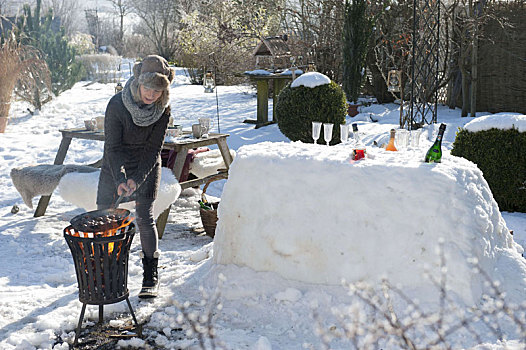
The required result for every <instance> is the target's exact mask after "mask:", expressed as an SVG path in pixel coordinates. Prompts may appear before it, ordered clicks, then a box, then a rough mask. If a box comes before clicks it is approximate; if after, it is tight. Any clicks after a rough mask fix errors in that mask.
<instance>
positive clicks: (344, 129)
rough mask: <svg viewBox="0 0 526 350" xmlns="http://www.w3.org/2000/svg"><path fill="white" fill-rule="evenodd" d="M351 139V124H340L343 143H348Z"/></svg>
mask: <svg viewBox="0 0 526 350" xmlns="http://www.w3.org/2000/svg"><path fill="white" fill-rule="evenodd" d="M348 139H349V125H347V124H340V141H341V142H342V143H347V140H348Z"/></svg>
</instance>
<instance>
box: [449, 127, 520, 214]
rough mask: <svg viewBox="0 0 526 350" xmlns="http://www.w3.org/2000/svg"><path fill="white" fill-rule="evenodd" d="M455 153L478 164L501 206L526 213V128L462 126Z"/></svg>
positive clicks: (454, 148)
mask: <svg viewBox="0 0 526 350" xmlns="http://www.w3.org/2000/svg"><path fill="white" fill-rule="evenodd" d="M451 154H452V155H455V156H459V157H464V158H466V159H468V160H470V161H472V162H473V163H475V164H477V166H478V167H479V169H480V170H481V171H482V173H483V174H484V178H485V179H486V181H487V182H488V185H489V187H490V189H491V192H492V193H493V197H494V198H495V200H496V201H497V203H498V204H499V208H500V210H503V211H519V212H523V213H526V156H524V155H525V154H526V132H519V131H518V130H517V129H510V130H501V129H495V128H492V129H489V130H484V131H477V132H471V131H468V130H465V129H461V130H460V131H459V132H458V133H457V136H456V138H455V142H454V143H453V148H452V149H451Z"/></svg>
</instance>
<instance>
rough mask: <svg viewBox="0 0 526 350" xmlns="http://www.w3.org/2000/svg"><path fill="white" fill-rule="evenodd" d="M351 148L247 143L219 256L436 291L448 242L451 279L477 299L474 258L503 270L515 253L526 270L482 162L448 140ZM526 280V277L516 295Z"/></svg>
mask: <svg viewBox="0 0 526 350" xmlns="http://www.w3.org/2000/svg"><path fill="white" fill-rule="evenodd" d="M351 151H352V146H350V145H337V146H331V147H329V146H325V145H313V144H304V143H301V142H293V143H283V142H280V143H272V142H264V143H260V144H255V145H249V146H243V147H241V148H240V149H239V151H238V154H237V157H236V159H235V161H234V162H233V164H232V166H231V168H230V173H229V179H228V181H227V183H226V184H225V187H224V190H223V195H222V197H221V205H220V207H219V209H218V217H219V221H218V224H217V230H216V235H215V240H214V262H215V263H218V264H236V265H240V266H248V267H250V268H252V269H254V270H256V271H273V272H276V273H278V274H279V275H281V276H282V277H285V278H288V279H293V280H299V281H304V282H309V283H320V284H340V283H341V281H342V279H345V280H346V281H349V282H353V281H359V280H363V281H367V282H371V283H375V282H377V281H378V280H379V279H381V278H384V277H385V278H387V279H388V280H389V281H390V282H391V283H392V284H394V285H398V286H400V287H402V288H405V289H406V290H412V291H418V290H420V291H421V292H422V293H420V294H421V295H419V297H420V298H421V300H426V299H428V300H431V299H430V298H433V300H436V294H435V293H432V292H431V290H434V291H435V292H438V291H437V290H436V288H430V286H431V282H430V281H429V280H428V279H427V278H425V277H424V273H425V272H426V271H429V272H430V274H431V275H434V276H435V277H437V278H438V276H439V273H440V272H439V270H440V263H439V261H440V258H439V255H438V248H439V246H440V244H439V242H443V243H442V246H443V251H444V254H445V256H446V266H447V268H448V277H447V287H448V289H450V291H451V292H453V293H454V295H456V296H458V297H459V298H460V299H462V300H463V301H464V302H466V303H470V304H471V303H472V302H474V301H476V300H478V299H479V298H480V296H481V293H482V289H483V279H482V277H481V276H480V275H479V274H474V273H473V270H472V268H473V266H472V265H471V264H470V263H469V262H468V260H469V259H470V258H476V259H477V261H478V264H479V265H480V267H482V268H483V269H484V270H485V271H487V272H488V273H489V274H490V276H492V277H494V278H497V279H498V277H499V276H500V277H502V276H503V275H505V274H507V273H508V274H509V273H510V271H508V270H509V268H508V270H506V271H500V270H499V266H505V265H504V264H508V266H509V263H510V261H511V262H512V266H515V265H516V266H517V271H515V272H513V273H517V276H523V277H524V276H526V267H525V264H524V263H522V261H520V260H521V259H522V257H521V256H520V253H521V252H522V248H520V247H519V246H518V245H517V244H516V243H515V242H513V238H512V236H511V235H510V234H509V230H508V229H507V227H506V224H505V222H504V220H503V219H502V216H501V214H500V212H499V208H498V206H497V203H496V202H495V200H494V199H493V196H492V193H491V191H490V189H489V187H488V184H487V182H486V181H485V180H484V178H483V175H482V172H481V171H480V170H479V169H478V168H477V167H476V165H475V164H473V163H472V162H469V161H467V160H465V159H463V158H459V157H454V156H451V155H450V154H448V153H447V152H446V154H445V155H444V156H443V159H442V163H440V164H427V163H424V162H423V159H424V153H425V150H423V149H409V150H405V151H401V152H387V151H385V150H383V149H380V148H372V147H371V148H368V149H367V158H366V159H364V160H360V161H356V162H355V161H350V154H351ZM504 261H506V263H504ZM501 270H505V269H504V268H502V269H501ZM524 285H526V278H524V279H523V284H519V285H518V291H517V293H518V296H519V295H520V294H521V290H522V292H524ZM417 295H418V293H417Z"/></svg>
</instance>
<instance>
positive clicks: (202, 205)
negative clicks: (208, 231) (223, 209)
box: [198, 200, 212, 210]
mask: <svg viewBox="0 0 526 350" xmlns="http://www.w3.org/2000/svg"><path fill="white" fill-rule="evenodd" d="M205 201H206V200H205ZM205 201H201V200H200V201H198V203H199V206H200V207H201V208H202V209H204V210H212V207H211V206H210V204H208V201H206V202H205Z"/></svg>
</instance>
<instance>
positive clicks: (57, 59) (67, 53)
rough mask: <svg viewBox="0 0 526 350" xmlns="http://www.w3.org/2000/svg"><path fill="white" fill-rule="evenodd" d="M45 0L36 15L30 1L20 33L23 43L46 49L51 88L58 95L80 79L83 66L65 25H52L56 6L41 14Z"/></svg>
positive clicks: (18, 26) (44, 51) (19, 22)
mask: <svg viewBox="0 0 526 350" xmlns="http://www.w3.org/2000/svg"><path fill="white" fill-rule="evenodd" d="M41 3H42V0H37V4H36V7H35V10H34V15H33V14H32V11H31V8H30V7H29V5H25V6H24V14H23V15H22V16H21V17H19V18H18V22H17V30H18V33H17V34H18V38H19V40H20V41H21V43H22V44H25V45H31V46H34V47H36V48H37V49H39V50H40V51H41V52H42V54H43V56H44V59H45V61H46V62H47V65H48V67H49V70H50V71H51V89H52V91H53V93H54V94H56V95H58V94H60V93H61V92H62V91H65V90H68V89H70V88H71V87H72V86H73V85H74V84H75V83H76V82H77V81H79V80H80V78H81V76H82V66H81V64H80V63H79V62H76V60H75V56H76V52H75V49H74V48H73V47H71V46H70V45H69V44H68V42H67V39H66V35H65V30H64V28H63V27H60V28H59V29H58V30H56V29H54V28H53V27H52V24H53V11H52V9H50V10H49V11H48V13H47V14H46V15H45V16H44V17H41V15H40V8H41Z"/></svg>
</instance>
